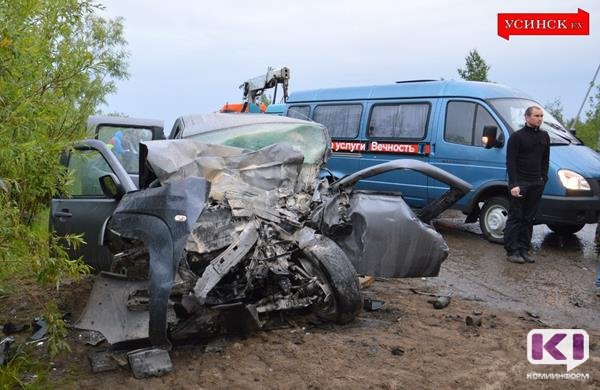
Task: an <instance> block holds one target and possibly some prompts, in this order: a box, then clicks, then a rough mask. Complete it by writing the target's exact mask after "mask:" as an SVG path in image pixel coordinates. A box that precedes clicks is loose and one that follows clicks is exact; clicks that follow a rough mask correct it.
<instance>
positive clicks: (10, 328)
mask: <svg viewBox="0 0 600 390" xmlns="http://www.w3.org/2000/svg"><path fill="white" fill-rule="evenodd" d="M27 329H29V325H28V324H14V323H12V322H7V323H6V324H4V326H3V327H2V331H3V332H4V334H5V335H9V334H13V333H19V332H22V331H24V330H27Z"/></svg>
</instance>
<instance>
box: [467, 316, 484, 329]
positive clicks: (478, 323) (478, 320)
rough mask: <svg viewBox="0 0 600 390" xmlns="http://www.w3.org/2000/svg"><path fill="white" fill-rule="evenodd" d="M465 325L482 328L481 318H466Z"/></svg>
mask: <svg viewBox="0 0 600 390" xmlns="http://www.w3.org/2000/svg"><path fill="white" fill-rule="evenodd" d="M465 323H466V324H467V326H478V327H479V326H481V317H479V316H473V317H471V316H467V317H465Z"/></svg>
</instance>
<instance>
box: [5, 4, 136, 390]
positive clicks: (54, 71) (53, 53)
mask: <svg viewBox="0 0 600 390" xmlns="http://www.w3.org/2000/svg"><path fill="white" fill-rule="evenodd" d="M100 9H102V6H101V5H98V4H96V3H94V2H92V1H90V0H0V282H3V283H7V281H15V280H17V283H18V281H19V280H20V279H19V278H21V277H23V278H25V277H26V275H29V276H31V277H34V278H36V279H37V280H38V281H39V282H41V283H42V284H46V285H51V286H58V285H59V284H60V281H61V280H62V279H64V278H65V277H69V276H78V275H80V274H81V273H82V272H85V271H86V269H87V267H86V266H85V265H84V264H82V263H81V262H78V261H70V260H69V259H68V258H67V256H66V253H65V252H64V251H63V250H62V249H61V248H60V246H59V245H58V240H57V238H56V237H52V236H49V235H48V232H47V226H48V223H47V219H46V220H45V221H44V220H43V218H40V215H41V213H40V211H41V210H43V209H44V208H46V207H47V205H48V202H49V200H50V198H51V197H52V196H53V195H56V194H58V193H63V192H64V190H65V188H66V187H67V184H68V182H69V175H68V174H67V172H66V170H65V169H64V167H62V166H61V165H60V164H59V155H60V152H61V151H62V150H63V149H64V148H66V147H68V145H70V143H71V142H72V141H74V140H77V139H81V138H83V137H84V135H85V124H86V120H87V117H88V116H89V115H90V114H92V113H93V112H94V111H95V110H96V107H97V106H98V105H99V104H100V103H102V102H103V101H104V98H105V97H106V95H107V94H109V93H111V92H114V91H115V81H116V80H118V79H121V78H124V77H127V63H126V59H127V52H126V51H125V45H126V42H125V40H124V38H123V24H122V20H121V19H114V20H109V19H105V18H101V17H99V16H98V15H97V14H96V13H97V11H98V10H100ZM68 241H70V242H72V243H74V244H75V243H77V242H78V241H80V240H77V239H75V238H71V239H70V240H68ZM19 272H20V273H19ZM9 290H10V289H9V288H6V285H0V294H2V293H5V292H6V291H9ZM19 293H21V294H23V293H26V291H19ZM37 301H39V300H37V299H36V302H37ZM40 305H42V307H41V308H40V309H42V310H44V311H45V312H46V313H50V312H51V311H53V309H52V308H53V307H55V306H54V305H53V304H52V303H51V302H50V303H47V302H43V301H40ZM57 318H58V320H57ZM46 319H47V320H48V322H49V323H52V324H55V325H56V326H54V325H51V328H56V329H59V328H60V327H61V326H64V324H63V323H62V322H61V320H60V316H59V317H56V316H54V315H52V313H50V314H47V315H46ZM55 320H56V321H55ZM59 333H60V332H59ZM54 334H57V333H56V332H55V333H54ZM52 340H53V336H52V335H51V336H50V344H52V345H54V346H56V345H59V344H60V341H57V343H53V342H52ZM56 340H58V339H56ZM9 387H10V386H9Z"/></svg>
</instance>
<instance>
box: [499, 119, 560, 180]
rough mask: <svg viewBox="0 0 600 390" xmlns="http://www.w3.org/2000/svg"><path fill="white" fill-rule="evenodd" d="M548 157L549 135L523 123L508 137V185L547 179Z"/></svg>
mask: <svg viewBox="0 0 600 390" xmlns="http://www.w3.org/2000/svg"><path fill="white" fill-rule="evenodd" d="M549 159H550V137H549V136H548V133H546V132H545V131H543V130H540V129H539V128H533V127H529V126H527V125H525V126H524V127H523V128H522V129H520V130H519V131H516V132H514V133H513V134H512V135H511V136H510V138H509V139H508V145H507V150H506V168H507V169H508V187H509V188H513V187H516V186H519V185H520V184H521V183H523V182H529V183H535V182H543V183H545V182H546V181H548V162H549Z"/></svg>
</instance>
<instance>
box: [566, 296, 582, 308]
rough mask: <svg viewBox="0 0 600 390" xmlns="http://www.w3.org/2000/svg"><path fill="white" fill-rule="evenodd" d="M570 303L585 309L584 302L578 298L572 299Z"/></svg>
mask: <svg viewBox="0 0 600 390" xmlns="http://www.w3.org/2000/svg"><path fill="white" fill-rule="evenodd" d="M569 302H570V303H571V304H572V305H573V306H575V307H583V301H582V300H581V299H579V298H577V297H571V298H570V299H569Z"/></svg>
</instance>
